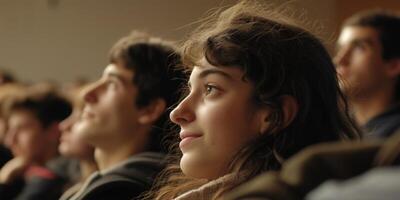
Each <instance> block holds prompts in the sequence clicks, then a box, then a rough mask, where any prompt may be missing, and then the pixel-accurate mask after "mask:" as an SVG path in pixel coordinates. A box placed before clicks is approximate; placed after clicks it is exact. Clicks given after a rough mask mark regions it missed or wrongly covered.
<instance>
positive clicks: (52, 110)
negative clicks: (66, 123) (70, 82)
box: [9, 90, 72, 128]
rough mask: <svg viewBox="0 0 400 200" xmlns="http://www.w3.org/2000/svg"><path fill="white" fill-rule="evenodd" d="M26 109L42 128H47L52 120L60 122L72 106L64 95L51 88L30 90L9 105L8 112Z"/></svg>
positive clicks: (69, 112) (67, 114)
mask: <svg viewBox="0 0 400 200" xmlns="http://www.w3.org/2000/svg"><path fill="white" fill-rule="evenodd" d="M20 110H24V111H28V112H31V113H32V114H34V116H36V117H37V119H38V120H39V121H40V123H41V125H42V127H43V128H48V127H49V126H50V125H51V124H53V123H54V122H60V121H62V120H64V119H65V118H67V117H68V116H69V115H70V114H71V112H72V106H71V104H70V102H68V101H67V100H66V99H65V98H64V97H62V96H61V95H59V94H58V93H57V92H56V91H53V90H44V91H37V90H31V91H29V93H28V94H27V95H26V96H24V97H23V98H21V99H18V100H16V101H14V102H13V103H12V105H11V106H10V110H9V113H10V114H12V113H13V112H15V111H20Z"/></svg>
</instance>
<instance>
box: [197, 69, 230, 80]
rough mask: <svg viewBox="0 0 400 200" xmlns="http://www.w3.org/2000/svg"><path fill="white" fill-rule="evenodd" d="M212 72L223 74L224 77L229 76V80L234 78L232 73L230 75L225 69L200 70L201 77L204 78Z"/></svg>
mask: <svg viewBox="0 0 400 200" xmlns="http://www.w3.org/2000/svg"><path fill="white" fill-rule="evenodd" d="M210 74H218V75H221V76H223V77H225V78H227V79H229V80H233V78H232V76H231V75H229V74H228V73H226V72H224V71H221V70H217V69H206V70H204V71H202V72H200V74H199V78H204V77H206V76H208V75H210Z"/></svg>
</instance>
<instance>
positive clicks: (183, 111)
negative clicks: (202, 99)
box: [169, 96, 196, 125]
mask: <svg viewBox="0 0 400 200" xmlns="http://www.w3.org/2000/svg"><path fill="white" fill-rule="evenodd" d="M193 107H194V105H193V101H191V99H190V97H189V96H188V97H186V98H185V99H183V101H181V102H180V103H179V105H178V106H177V107H176V108H175V109H174V110H172V112H171V113H170V116H169V117H170V119H171V121H172V122H173V123H175V124H178V125H184V124H186V123H190V122H192V121H194V120H195V118H196V116H195V114H194V111H193Z"/></svg>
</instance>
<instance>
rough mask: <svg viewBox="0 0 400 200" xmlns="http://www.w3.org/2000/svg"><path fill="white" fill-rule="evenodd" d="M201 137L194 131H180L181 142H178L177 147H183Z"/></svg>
mask: <svg viewBox="0 0 400 200" xmlns="http://www.w3.org/2000/svg"><path fill="white" fill-rule="evenodd" d="M199 137H201V134H196V133H188V132H181V133H180V138H181V142H180V143H179V148H181V149H182V148H184V147H185V146H187V145H188V144H190V143H191V142H192V141H193V140H195V139H197V138H199Z"/></svg>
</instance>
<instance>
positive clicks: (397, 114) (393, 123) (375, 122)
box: [362, 105, 400, 138]
mask: <svg viewBox="0 0 400 200" xmlns="http://www.w3.org/2000/svg"><path fill="white" fill-rule="evenodd" d="M362 128H363V129H364V132H365V137H366V138H387V137H390V136H391V135H393V133H394V132H396V130H400V105H395V106H393V107H391V108H389V109H388V110H387V111H385V112H383V113H382V114H380V115H378V116H376V117H374V118H372V119H371V120H369V121H368V122H367V123H366V124H365V125H364V126H363V127H362Z"/></svg>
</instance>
